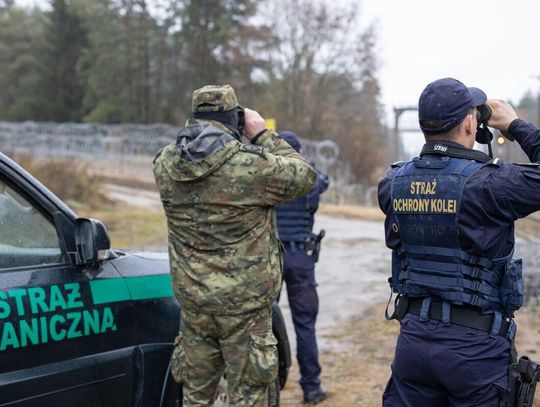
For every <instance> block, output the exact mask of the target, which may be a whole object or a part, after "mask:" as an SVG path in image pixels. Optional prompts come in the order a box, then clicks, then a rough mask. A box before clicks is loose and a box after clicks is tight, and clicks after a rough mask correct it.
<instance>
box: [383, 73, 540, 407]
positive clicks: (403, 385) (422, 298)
mask: <svg viewBox="0 0 540 407" xmlns="http://www.w3.org/2000/svg"><path fill="white" fill-rule="evenodd" d="M486 106H488V107H489V108H490V109H491V110H492V112H491V116H490V117H489V115H488V117H489V119H486V120H487V123H488V124H489V126H491V127H494V128H496V129H499V130H501V131H503V132H505V133H506V134H507V135H508V137H509V138H511V139H514V138H515V140H516V141H517V142H518V143H519V144H520V146H521V148H522V149H523V151H524V152H525V153H526V154H527V155H528V157H529V159H530V160H531V162H532V163H533V164H510V163H506V162H503V161H501V160H499V159H491V158H490V157H489V156H488V155H486V154H484V153H482V152H480V151H477V150H473V146H474V143H475V138H476V137H477V130H478V128H479V121H482V120H483V119H482V117H483V116H484V113H483V112H485V111H486ZM488 110H489V109H488ZM418 117H419V124H420V128H421V129H422V132H423V133H424V136H425V139H426V144H425V145H424V147H423V148H422V151H421V153H420V156H419V157H417V158H414V159H413V160H412V161H409V162H405V163H396V164H395V165H393V166H392V169H391V170H390V171H389V172H388V174H387V175H386V176H385V177H384V178H383V179H382V181H381V182H380V183H379V204H380V207H381V209H382V210H383V212H384V213H385V214H386V221H385V233H386V244H387V246H388V247H389V248H390V249H392V278H391V287H392V289H393V291H394V292H397V293H399V294H398V301H397V305H396V310H395V313H394V317H397V319H399V320H400V323H401V331H400V335H399V337H398V341H397V345H396V352H395V357H394V361H393V363H392V376H391V378H390V380H389V382H388V384H387V387H386V390H385V392H384V395H383V405H384V406H422V407H430V406H432V407H444V406H486V407H487V406H490V407H495V406H497V407H498V406H499V404H500V401H501V400H500V399H501V396H502V395H504V394H505V392H507V391H508V388H509V381H508V367H509V363H510V360H511V353H513V352H512V351H513V350H514V349H515V348H514V347H513V343H512V341H513V339H514V336H515V332H516V327H515V323H514V321H513V315H514V311H516V310H517V309H518V308H520V307H521V305H522V303H523V280H522V275H521V259H513V258H512V257H513V253H514V222H515V221H516V220H517V219H519V218H522V217H525V216H527V215H529V214H530V213H532V212H534V211H537V210H539V209H540V167H539V164H538V162H539V161H540V131H539V130H538V129H537V128H536V127H535V126H534V125H532V124H530V123H526V122H524V121H523V120H521V119H519V118H518V117H517V115H516V113H515V111H514V110H513V109H512V108H511V107H510V105H508V104H507V103H505V102H502V101H499V100H491V99H490V100H487V98H486V95H485V94H484V92H483V91H481V90H480V89H478V88H467V87H466V86H465V85H464V84H463V83H461V82H459V81H457V80H455V79H452V78H444V79H439V80H436V81H434V82H432V83H430V84H429V85H427V87H426V88H425V89H424V91H423V92H422V94H421V96H420V100H419V104H418Z"/></svg>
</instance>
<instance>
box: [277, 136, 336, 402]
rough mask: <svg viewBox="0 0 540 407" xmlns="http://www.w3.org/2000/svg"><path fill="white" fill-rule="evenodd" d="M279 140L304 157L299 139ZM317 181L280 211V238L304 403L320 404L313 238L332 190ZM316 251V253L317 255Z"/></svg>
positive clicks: (319, 178) (321, 177)
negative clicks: (323, 197)
mask: <svg viewBox="0 0 540 407" xmlns="http://www.w3.org/2000/svg"><path fill="white" fill-rule="evenodd" d="M279 136H280V137H281V138H282V139H284V140H285V141H287V143H289V144H290V146H291V147H292V148H294V149H295V150H296V151H297V152H299V153H301V147H302V146H301V144H300V140H299V139H298V136H297V135H296V134H295V133H293V132H291V131H282V132H281V133H279ZM317 173H318V175H317V181H316V183H315V185H314V186H313V188H312V189H311V190H310V191H309V192H308V194H307V195H305V196H303V197H301V198H298V199H295V200H293V201H289V202H284V203H281V204H279V205H278V206H277V207H276V213H277V224H278V232H279V238H280V240H281V241H282V242H283V245H284V247H285V253H284V256H283V280H284V281H285V283H286V284H287V296H288V299H289V307H290V309H291V314H292V319H293V323H294V330H295V332H296V357H297V360H298V365H299V367H300V375H301V378H300V386H301V387H302V390H303V392H304V402H306V403H309V404H317V403H319V402H321V401H323V400H325V399H326V398H327V397H328V394H327V392H326V391H325V390H324V389H323V388H322V387H321V381H320V379H319V376H320V373H321V367H320V365H319V360H318V359H319V357H318V349H317V337H316V334H315V322H316V320H317V314H318V312H319V298H318V296H317V290H316V286H317V284H316V282H315V262H316V259H315V257H316V256H317V253H316V250H318V248H317V247H315V246H316V245H315V243H316V236H315V235H314V234H313V222H314V216H315V212H316V211H317V208H318V207H319V196H320V195H321V194H322V193H323V192H324V191H326V189H327V188H328V183H329V181H328V176H327V175H324V174H322V173H321V172H319V171H317ZM314 251H315V252H314Z"/></svg>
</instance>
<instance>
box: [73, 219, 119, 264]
mask: <svg viewBox="0 0 540 407" xmlns="http://www.w3.org/2000/svg"><path fill="white" fill-rule="evenodd" d="M75 242H76V246H77V253H78V255H79V256H78V257H79V259H80V263H79V264H95V263H98V262H100V261H103V260H107V259H108V258H109V254H110V249H111V240H110V239H109V235H108V234H107V229H105V225H103V223H101V222H100V221H99V220H96V219H90V218H78V219H77V220H76V221H75Z"/></svg>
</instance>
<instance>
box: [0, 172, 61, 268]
mask: <svg viewBox="0 0 540 407" xmlns="http://www.w3.org/2000/svg"><path fill="white" fill-rule="evenodd" d="M63 262H64V258H63V256H62V251H61V249H60V244H59V241H58V236H57V234H56V229H55V227H54V224H53V223H52V222H50V221H49V220H48V219H47V218H46V217H45V216H43V214H41V213H40V212H39V211H38V210H37V209H36V208H35V207H34V206H33V205H32V204H30V203H29V202H28V201H27V200H26V199H25V198H23V197H22V196H21V195H19V194H18V193H17V192H15V191H14V190H13V189H12V188H10V187H9V186H8V185H6V184H5V183H4V182H3V181H2V180H0V269H6V268H14V267H26V266H37V265H45V264H55V263H63Z"/></svg>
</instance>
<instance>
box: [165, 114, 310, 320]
mask: <svg viewBox="0 0 540 407" xmlns="http://www.w3.org/2000/svg"><path fill="white" fill-rule="evenodd" d="M154 176H155V179H156V184H157V186H158V188H159V192H160V196H161V201H162V203H163V208H164V209H165V214H166V216H167V225H168V230H169V256H170V264H171V271H172V278H173V287H174V290H175V294H176V297H177V298H178V300H179V301H180V303H181V304H182V305H183V306H184V307H189V308H192V309H193V308H195V309H199V310H201V311H203V312H206V313H210V314H239V313H243V312H246V311H250V310H253V309H257V308H261V307H263V306H267V305H269V304H270V303H272V302H273V301H274V300H275V299H276V296H277V294H278V292H279V290H280V288H281V274H282V264H281V250H280V243H279V240H278V237H277V236H278V235H277V228H276V217H275V209H274V206H275V205H276V204H278V203H279V202H282V201H286V200H290V199H294V198H297V197H299V196H302V195H304V194H305V193H307V192H308V191H309V190H310V189H311V187H312V186H313V185H314V183H315V181H316V179H317V174H316V172H315V171H314V170H313V168H312V167H311V166H310V165H309V163H307V162H306V161H305V160H304V159H303V158H302V157H301V156H300V155H299V154H298V153H296V152H295V151H294V150H293V149H292V148H291V147H290V146H289V145H288V144H287V143H286V142H285V141H283V140H281V139H280V138H279V137H277V135H276V134H275V133H274V132H270V131H266V132H265V133H263V134H262V135H261V136H259V137H258V138H257V140H256V144H251V145H246V144H242V143H240V142H239V141H237V140H236V139H235V138H234V137H232V135H231V133H230V131H229V130H228V129H227V128H226V127H225V126H223V125H221V124H220V123H218V122H214V121H209V122H204V121H196V120H190V121H188V125H187V127H186V128H184V129H183V130H182V131H181V132H180V133H179V136H178V140H177V143H176V144H170V145H168V146H166V147H165V148H164V149H163V150H162V151H160V152H159V153H158V155H157V156H156V158H155V159H154Z"/></svg>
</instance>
